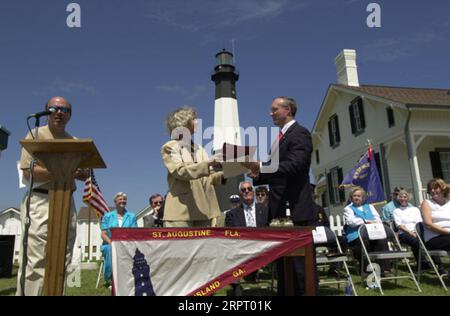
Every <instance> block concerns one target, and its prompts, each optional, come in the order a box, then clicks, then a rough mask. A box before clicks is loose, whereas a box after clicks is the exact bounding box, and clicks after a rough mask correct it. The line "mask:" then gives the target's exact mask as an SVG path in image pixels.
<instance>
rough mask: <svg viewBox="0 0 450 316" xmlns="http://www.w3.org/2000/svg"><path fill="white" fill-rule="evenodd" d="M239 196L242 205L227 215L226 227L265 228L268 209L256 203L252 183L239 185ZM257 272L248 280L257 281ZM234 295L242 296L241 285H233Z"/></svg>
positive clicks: (248, 277)
mask: <svg viewBox="0 0 450 316" xmlns="http://www.w3.org/2000/svg"><path fill="white" fill-rule="evenodd" d="M239 196H240V198H241V202H242V203H241V204H240V205H239V206H238V207H236V208H233V209H232V210H230V211H229V212H227V213H226V217H225V226H227V227H265V226H267V224H268V208H267V207H266V206H264V205H262V204H258V203H255V193H254V190H253V185H252V184H251V183H250V182H241V183H239ZM256 276H257V271H255V272H253V273H251V274H249V275H248V276H247V277H245V279H246V280H249V281H255V280H256ZM231 286H232V287H233V295H234V296H241V295H242V288H241V286H240V284H239V282H237V283H233V284H231Z"/></svg>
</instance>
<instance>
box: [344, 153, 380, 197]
mask: <svg viewBox="0 0 450 316" xmlns="http://www.w3.org/2000/svg"><path fill="white" fill-rule="evenodd" d="M341 185H342V186H360V187H362V188H363V189H364V190H366V192H367V198H366V203H368V204H373V203H377V202H384V201H386V195H385V194H384V191H383V186H382V185H381V181H380V176H379V175H378V169H377V164H376V162H375V158H374V156H373V150H372V146H369V149H368V150H367V152H366V153H365V154H364V156H362V157H361V159H360V160H359V162H358V164H357V165H356V166H355V167H354V168H353V169H352V170H350V172H349V173H347V174H346V176H345V177H344V180H343V181H342V183H341Z"/></svg>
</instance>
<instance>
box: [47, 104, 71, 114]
mask: <svg viewBox="0 0 450 316" xmlns="http://www.w3.org/2000/svg"><path fill="white" fill-rule="evenodd" d="M48 110H49V111H50V112H54V113H57V112H58V111H61V112H62V113H65V114H67V113H70V112H71V109H70V108H66V107H63V106H51V107H49V108H48Z"/></svg>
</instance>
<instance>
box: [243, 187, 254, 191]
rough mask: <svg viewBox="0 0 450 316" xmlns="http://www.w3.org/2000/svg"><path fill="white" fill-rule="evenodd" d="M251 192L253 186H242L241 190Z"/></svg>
mask: <svg viewBox="0 0 450 316" xmlns="http://www.w3.org/2000/svg"><path fill="white" fill-rule="evenodd" d="M247 191H248V192H253V188H252V187H248V188H242V189H241V192H247Z"/></svg>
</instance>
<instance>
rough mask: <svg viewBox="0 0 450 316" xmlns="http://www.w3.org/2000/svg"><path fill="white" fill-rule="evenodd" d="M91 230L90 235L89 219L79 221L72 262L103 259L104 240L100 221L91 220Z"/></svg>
mask: <svg viewBox="0 0 450 316" xmlns="http://www.w3.org/2000/svg"><path fill="white" fill-rule="evenodd" d="M90 230H91V232H90V235H89V229H88V221H81V220H79V221H78V223H77V238H76V241H75V245H74V249H73V256H72V263H78V262H82V261H96V260H101V258H102V252H101V246H102V242H103V241H102V237H101V230H100V225H99V223H98V222H97V221H95V222H91V224H90ZM89 237H90V242H89Z"/></svg>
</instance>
